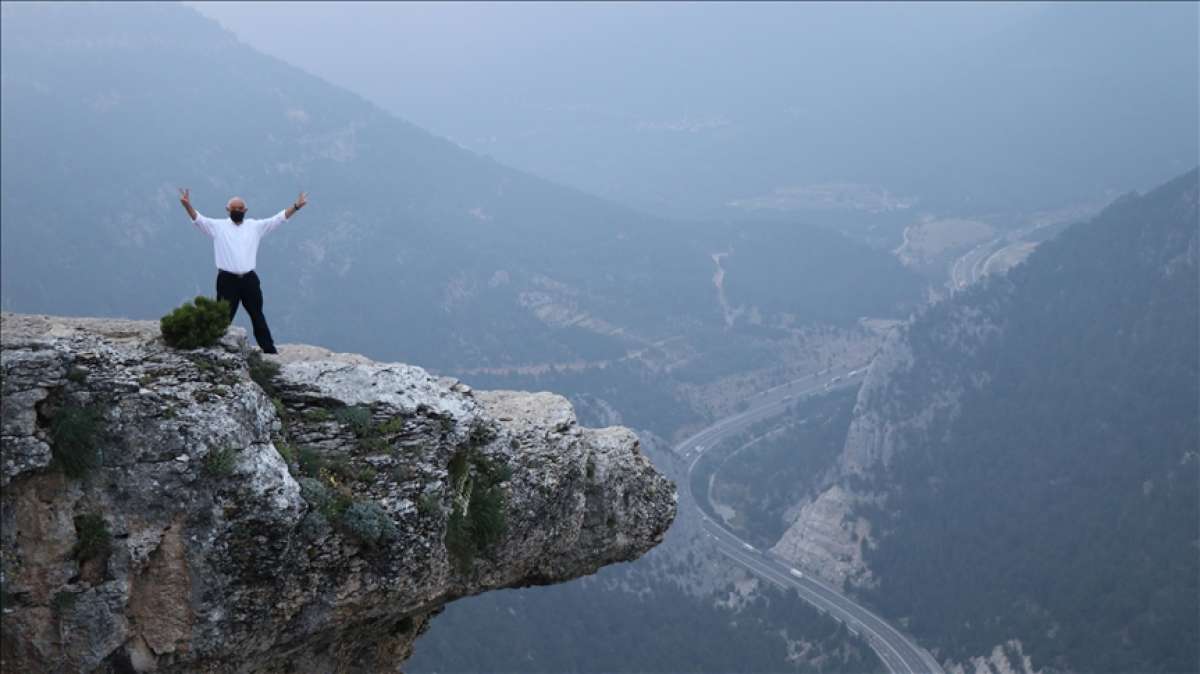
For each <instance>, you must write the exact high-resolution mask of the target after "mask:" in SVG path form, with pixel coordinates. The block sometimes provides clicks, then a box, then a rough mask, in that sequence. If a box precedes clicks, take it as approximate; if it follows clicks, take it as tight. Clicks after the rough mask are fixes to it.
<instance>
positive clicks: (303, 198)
mask: <svg viewBox="0 0 1200 674" xmlns="http://www.w3.org/2000/svg"><path fill="white" fill-rule="evenodd" d="M306 204H308V195H307V194H306V193H304V192H301V193H300V196H299V197H297V198H296V204H295V206H296V208H297V210H298V209H301V208H304V206H305V205H306Z"/></svg>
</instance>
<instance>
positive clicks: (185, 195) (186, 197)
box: [179, 187, 199, 222]
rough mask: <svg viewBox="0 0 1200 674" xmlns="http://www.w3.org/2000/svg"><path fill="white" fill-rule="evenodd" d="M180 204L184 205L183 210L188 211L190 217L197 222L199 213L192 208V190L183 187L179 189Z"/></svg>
mask: <svg viewBox="0 0 1200 674" xmlns="http://www.w3.org/2000/svg"><path fill="white" fill-rule="evenodd" d="M179 203H181V204H183V210H185V211H187V214H188V217H189V218H191V219H192V221H193V222H195V220H196V216H197V215H199V213H197V212H196V209H194V208H192V196H191V193H190V190H188V189H187V188H183V187H181V188H179Z"/></svg>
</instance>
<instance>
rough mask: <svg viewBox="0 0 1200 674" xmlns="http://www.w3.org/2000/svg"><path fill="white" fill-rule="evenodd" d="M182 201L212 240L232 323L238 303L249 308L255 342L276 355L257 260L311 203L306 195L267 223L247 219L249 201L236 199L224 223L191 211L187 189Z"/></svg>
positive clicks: (220, 291) (221, 295) (221, 296)
mask: <svg viewBox="0 0 1200 674" xmlns="http://www.w3.org/2000/svg"><path fill="white" fill-rule="evenodd" d="M179 202H180V203H181V204H183V208H184V210H186V211H187V214H188V216H189V217H191V219H192V223H193V224H195V225H196V228H197V229H199V230H200V231H202V232H204V233H205V234H207V235H209V237H211V238H212V240H213V253H214V255H215V256H216V259H217V299H218V300H225V301H226V302H229V320H230V321H232V320H233V317H234V316H235V315H236V314H237V310H238V303H239V302H240V303H241V304H244V305H245V306H246V312H247V313H249V314H250V322H251V323H253V324H254V339H255V341H257V342H258V346H259V347H260V348H261V349H262V350H263V353H276V351H275V342H274V341H273V340H272V339H271V330H270V328H268V327H267V319H266V317H265V316H263V296H262V287H261V286H260V285H259V282H258V274H256V273H254V267H255V261H256V259H257V257H258V242H259V241H261V240H262V238H263V237H264V236H266V235H267V234H268V233H269V232H270V231H271V230H273V229H275V228H276V227H278V226H279V225H281V224H283V221H284V220H287V219H288V218H290V217H292V216H293V215H295V214H296V211H298V210H300V209H301V208H304V205H305V204H307V203H308V201H307V199H305V194H304V192H301V193H300V197H299V198H298V199H296V202H295V203H293V204H292V205H291V206H289V207H288V208H285V209H283V210H282V211H279V212H278V213H276V214H275V215H273V216H272V217H269V218H267V219H266V220H247V219H246V202H245V201H244V200H243V199H242V198H241V197H234V198H232V199H230V200H229V203H228V204H226V205H225V210H226V211H228V212H229V217H228V218H225V219H223V220H214V219H212V218H206V217H204V216H203V215H200V214H199V213H197V212H196V209H194V208H192V201H191V196H190V194H189V192H188V190H186V189H180V190H179Z"/></svg>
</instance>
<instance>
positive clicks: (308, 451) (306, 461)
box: [296, 447, 325, 477]
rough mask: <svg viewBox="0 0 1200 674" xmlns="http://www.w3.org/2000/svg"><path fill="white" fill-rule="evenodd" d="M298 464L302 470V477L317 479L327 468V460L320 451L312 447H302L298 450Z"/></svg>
mask: <svg viewBox="0 0 1200 674" xmlns="http://www.w3.org/2000/svg"><path fill="white" fill-rule="evenodd" d="M296 464H297V466H298V467H299V468H300V474H301V475H305V476H308V477H316V476H317V475H320V474H321V469H322V468H324V467H325V459H324V457H322V456H321V453H320V452H319V451H317V450H315V449H313V448H312V447H301V448H299V449H298V450H296Z"/></svg>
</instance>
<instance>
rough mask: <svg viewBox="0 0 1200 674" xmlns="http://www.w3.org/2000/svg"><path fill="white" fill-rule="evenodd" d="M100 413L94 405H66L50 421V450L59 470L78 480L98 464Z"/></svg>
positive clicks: (100, 427)
mask: <svg viewBox="0 0 1200 674" xmlns="http://www.w3.org/2000/svg"><path fill="white" fill-rule="evenodd" d="M101 430H102V426H101V415H100V412H99V410H97V409H96V408H95V407H78V406H75V405H68V406H66V407H63V408H62V409H60V410H59V411H58V413H57V414H55V415H54V419H53V420H52V421H51V422H50V441H51V446H50V451H51V454H53V456H54V461H55V463H57V464H58V466H59V468H61V469H62V472H63V473H64V474H65V475H66V476H67V477H71V478H75V479H79V478H82V477H84V476H85V475H87V474H88V472H90V471H91V470H92V469H93V468H95V467H97V466H99V465H100V433H101Z"/></svg>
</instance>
